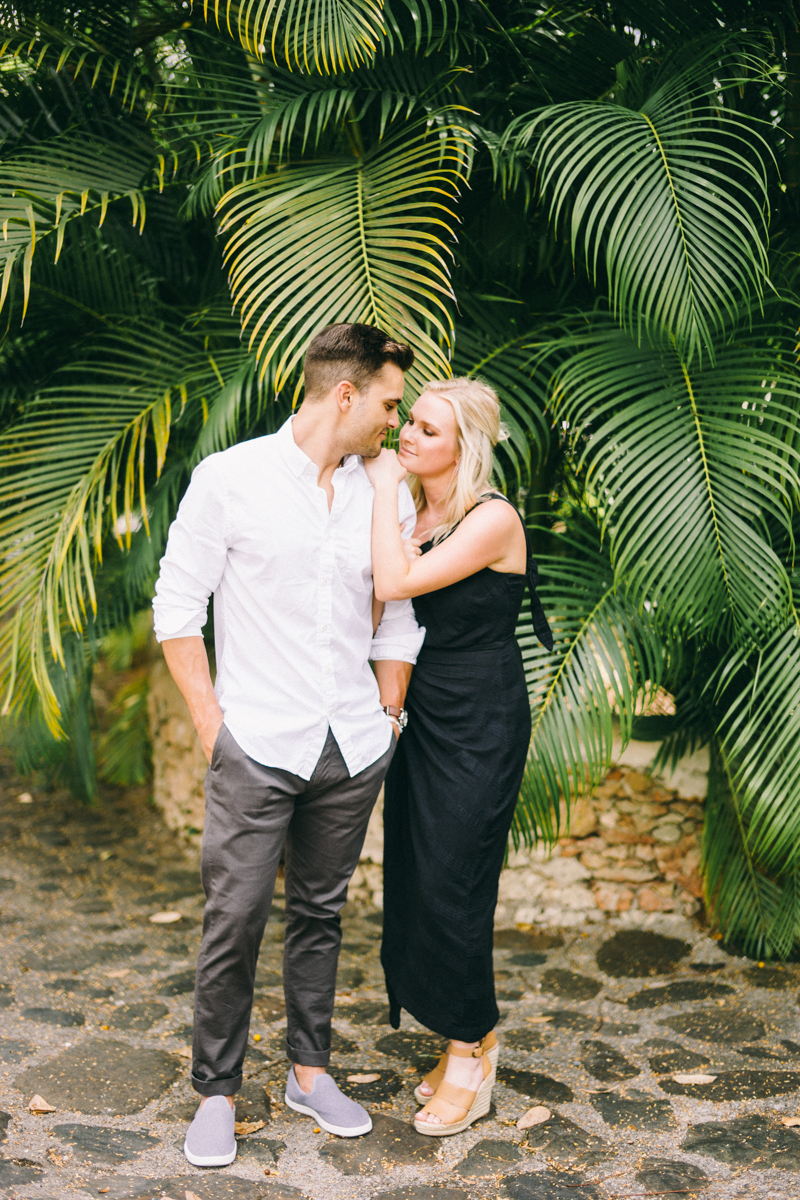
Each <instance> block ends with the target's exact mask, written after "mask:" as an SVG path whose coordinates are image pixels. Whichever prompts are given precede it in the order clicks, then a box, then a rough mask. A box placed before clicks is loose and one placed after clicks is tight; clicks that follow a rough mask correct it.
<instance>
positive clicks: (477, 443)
mask: <svg viewBox="0 0 800 1200" xmlns="http://www.w3.org/2000/svg"><path fill="white" fill-rule="evenodd" d="M425 392H432V393H433V395H434V396H441V397H442V399H443V400H448V401H449V402H450V404H451V405H452V408H453V412H454V413H455V417H456V438H457V446H458V450H457V454H458V460H457V463H456V469H455V470H454V471H453V478H452V480H451V481H450V486H449V488H448V489H447V493H446V496H445V509H444V519H443V520H442V521H441V522H440V523H439V524H438V525H437V526H435V528H434V529H432V530H431V531H430V534H429V537H430V539H431V541H433V542H440V541H441V540H442V538H443V537H445V536H446V535H447V534H448V533H450V531H451V530H452V529H454V528H455V526H456V525H457V524H458V522H459V521H460V520H461V519H462V518H463V517H464V515H465V514H466V513H467V512H468V510H469V509H470V508H472V507H473V505H474V504H475V503H476V501H477V499H478V497H479V496H481V495H483V493H484V492H485V491H487V486H488V484H489V480H490V478H491V475H492V468H493V465H494V464H493V459H492V450H493V449H494V447H495V446H496V445H497V443H498V442H499V441H504V440H505V439H506V438H507V437H508V433H507V431H506V429H505V428H504V426H503V425H502V423H501V421H500V401H499V400H498V399H497V393H496V392H495V391H494V389H493V388H490V387H489V385H488V383H484V382H483V380H482V379H467V378H465V377H463V378H460V379H432V380H431V381H430V382H429V383H426V384H425V386H424V387H423V389H422V393H421V394H424V393H425ZM408 484H409V487H410V488H411V495H412V496H413V497H414V503H415V504H416V506H417V512H421V511H422V509H423V508H424V507H425V492H424V491H423V488H422V484H421V483H420V481H419V479H418V478H417V477H416V475H409V477H408Z"/></svg>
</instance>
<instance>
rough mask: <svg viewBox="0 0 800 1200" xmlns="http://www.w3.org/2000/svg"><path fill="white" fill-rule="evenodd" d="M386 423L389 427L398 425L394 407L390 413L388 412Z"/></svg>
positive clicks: (398, 420)
mask: <svg viewBox="0 0 800 1200" xmlns="http://www.w3.org/2000/svg"><path fill="white" fill-rule="evenodd" d="M386 424H387V425H388V427H389V428H390V429H397V428H398V427H399V425H400V417H399V416H398V414H397V409H396V408H395V409H394V410H393V411H392V412H391V413H389V419H388V420H387V422H386Z"/></svg>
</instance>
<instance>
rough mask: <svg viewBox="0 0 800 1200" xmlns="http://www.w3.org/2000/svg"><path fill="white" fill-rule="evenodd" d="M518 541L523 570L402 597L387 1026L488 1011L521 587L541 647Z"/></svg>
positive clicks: (517, 692)
mask: <svg viewBox="0 0 800 1200" xmlns="http://www.w3.org/2000/svg"><path fill="white" fill-rule="evenodd" d="M490 498H495V497H488V496H487V497H486V498H485V499H490ZM498 498H499V497H498ZM503 499H504V497H503ZM478 503H483V501H479V502H478ZM509 503H510V501H509ZM526 543H527V544H528V572H527V574H525V575H517V574H507V573H501V572H498V571H493V570H491V568H489V567H486V568H484V569H483V570H482V571H478V572H476V573H475V574H474V575H470V576H469V577H468V578H467V579H462V580H459V582H457V583H454V584H451V585H450V586H449V587H444V588H441V589H440V590H439V591H436V592H429V593H428V594H427V595H424V596H417V597H416V598H415V599H414V611H415V613H416V616H417V620H418V621H419V623H420V625H424V626H425V628H426V630H427V632H426V635H425V642H424V645H423V647H422V650H421V652H420V655H419V658H418V660H417V665H416V667H415V668H414V672H413V674H412V678H411V685H410V687H409V690H408V696H407V698H406V710H407V712H408V726H407V728H406V730H405V731H404V733H403V734H402V736H401V738H400V741H399V744H398V747H397V751H396V753H395V756H394V759H393V761H392V764H391V766H390V768H389V773H388V775H387V777H386V787H385V799H384V861H383V882H384V918H383V943H382V947H381V962H382V965H383V969H384V973H385V976H386V987H387V992H388V996H389V1004H390V1010H391V1023H392V1025H393V1026H394V1028H395V1029H397V1028H398V1026H399V1023H400V1009H401V1008H404V1009H406V1011H407V1012H409V1013H410V1014H411V1015H412V1016H413V1017H414V1018H415V1019H416V1020H417V1021H419V1022H420V1023H421V1024H422V1025H424V1026H426V1028H428V1029H432V1030H434V1031H435V1032H436V1033H439V1034H441V1035H442V1036H443V1037H447V1038H456V1039H457V1040H459V1041H464V1042H474V1041H478V1040H479V1039H480V1038H482V1037H484V1035H485V1034H487V1033H488V1032H489V1031H490V1030H491V1029H493V1028H494V1027H495V1025H496V1024H497V1020H498V1017H499V1011H498V1008H497V1003H496V1001H495V994H494V969H493V963H492V942H493V928H494V910H495V906H496V903H497V888H498V881H499V878H500V870H501V868H502V865H503V860H504V857H505V848H506V841H507V838H508V832H509V829H510V827H511V821H512V818H513V816H514V808H515V806H516V802H517V795H518V793H519V787H520V783H521V781H522V774H523V771H524V768H525V762H526V758H527V754H528V746H529V743H530V734H531V715H530V702H529V700H528V692H527V687H526V684H525V674H524V670H523V665H522V656H521V654H520V649H519V646H518V644H517V641H516V638H515V636H514V632H515V628H516V624H517V618H518V616H519V611H520V607H521V604H522V599H523V595H524V592H525V587H526V585H527V584H528V583H529V582H530V585H531V613H532V617H533V621H534V628H535V630H536V633H537V635H538V636H539V638H540V640H541V641H542V642H544V644H545V645H548V644H549V647H550V648H551V647H552V637H551V635H550V630H549V628H548V626H547V621H546V619H545V617H544V613H543V611H542V608H541V603H540V602H539V600H538V597H537V596H536V592H535V585H536V564H535V563H534V562H533V559H532V558H531V555H530V544H529V543H528V537H527V531H526ZM430 548H431V543H429V542H428V543H426V544H425V545H423V546H422V547H421V549H422V552H423V553H425V552H427V551H428V550H429V549H430Z"/></svg>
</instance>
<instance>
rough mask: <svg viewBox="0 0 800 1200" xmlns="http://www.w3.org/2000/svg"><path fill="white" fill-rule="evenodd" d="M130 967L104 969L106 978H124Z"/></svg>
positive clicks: (129, 971)
mask: <svg viewBox="0 0 800 1200" xmlns="http://www.w3.org/2000/svg"><path fill="white" fill-rule="evenodd" d="M130 973H131V969H130V967H123V968H122V970H121V971H104V972H103V974H104V975H105V977H106V979H124V978H125V976H126V975H130Z"/></svg>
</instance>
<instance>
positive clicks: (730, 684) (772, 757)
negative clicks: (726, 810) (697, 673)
mask: <svg viewBox="0 0 800 1200" xmlns="http://www.w3.org/2000/svg"><path fill="white" fill-rule="evenodd" d="M730 691H732V692H734V698H733V699H731V698H730V696H729V695H728V692H730ZM719 692H720V694H721V696H722V697H723V698H724V699H725V700H727V701H728V707H727V711H726V712H725V715H724V717H723V719H722V721H721V724H720V729H719V736H720V739H721V750H722V753H723V754H724V756H725V759H726V761H727V764H728V769H729V771H730V779H731V785H732V787H733V788H735V790H736V792H737V794H738V796H739V797H740V798H741V804H742V806H743V810H744V811H745V812H746V815H747V823H748V839H749V843H750V845H751V847H752V853H753V854H754V855H755V856H756V857H757V859H758V861H759V862H760V863H761V864H762V866H763V868H764V870H766V871H769V872H772V873H779V872H780V871H781V870H782V868H783V867H784V865H785V864H787V863H791V862H792V861H794V860H795V859H797V861H798V865H800V626H798V624H796V623H793V624H792V625H791V626H790V627H789V628H788V629H785V630H783V631H781V632H780V633H778V634H777V635H776V636H775V637H774V638H773V639H772V641H771V642H769V643H768V644H767V646H765V647H764V649H763V650H761V651H759V652H758V653H755V654H754V653H752V652H751V653H750V654H748V653H747V652H746V651H739V652H738V653H734V654H732V655H731V658H730V660H729V662H728V664H727V665H726V669H725V671H724V672H723V673H722V674H721V677H720V682H719Z"/></svg>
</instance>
